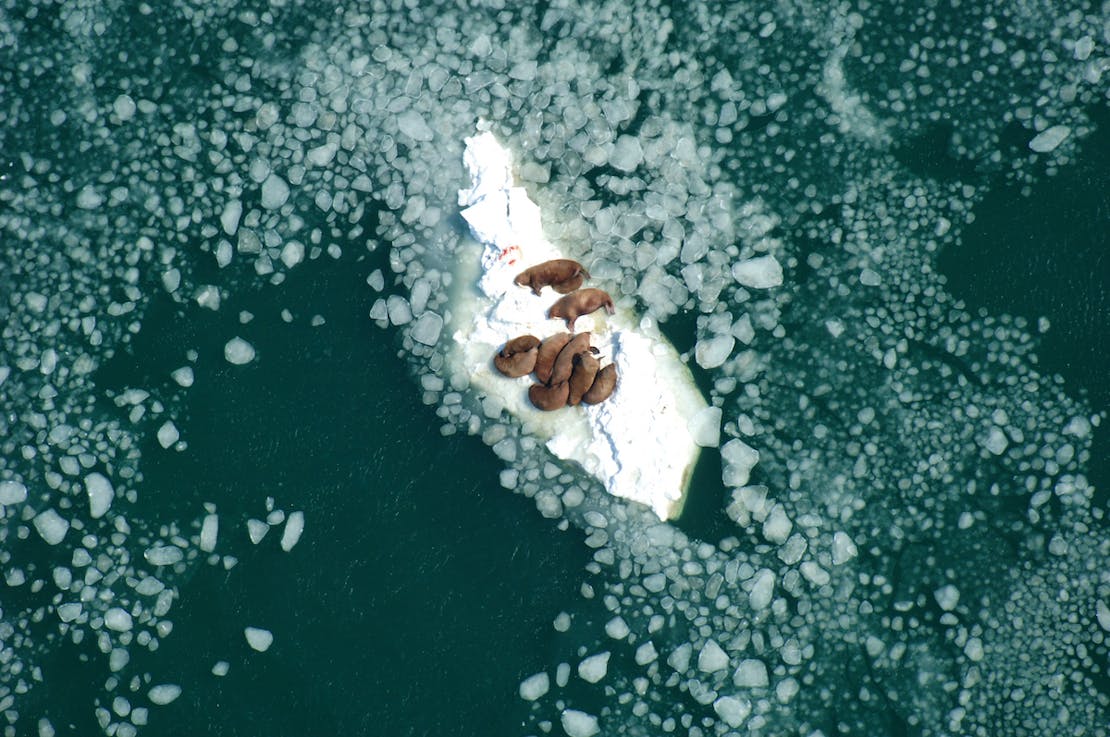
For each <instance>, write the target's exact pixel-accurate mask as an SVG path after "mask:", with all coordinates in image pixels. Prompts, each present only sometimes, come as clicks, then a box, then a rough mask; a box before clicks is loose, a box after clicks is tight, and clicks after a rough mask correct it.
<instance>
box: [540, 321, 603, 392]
mask: <svg viewBox="0 0 1110 737" xmlns="http://www.w3.org/2000/svg"><path fill="white" fill-rule="evenodd" d="M588 350H590V334H589V333H579V334H578V335H576V336H574V337H573V338H571V339H570V341H569V342H568V343H567V344H566V345H565V346H563V350H561V351H559V355H558V356H557V357H556V358H555V364H554V365H553V366H552V367H551V376H550V377H548V379H547V382H546V383H547V384H549V385H551V386H554V385H556V384H562V383H563V382H564V381H566V380H567V379H569V378H570V373H571V371H572V370H573V369H574V357H575V355H577V354H579V353H581V352H582V351H588ZM594 350H597V349H596V348H595V349H594Z"/></svg>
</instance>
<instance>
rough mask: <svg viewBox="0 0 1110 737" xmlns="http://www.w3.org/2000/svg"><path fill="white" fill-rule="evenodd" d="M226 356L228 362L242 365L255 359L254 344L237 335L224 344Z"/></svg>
mask: <svg viewBox="0 0 1110 737" xmlns="http://www.w3.org/2000/svg"><path fill="white" fill-rule="evenodd" d="M224 358H226V359H227V361H228V363H233V364H235V365H236V366H242V365H244V364H247V363H250V362H251V361H253V360H254V346H252V345H251V344H250V343H248V342H247V341H245V340H243V339H242V338H240V337H238V336H236V337H234V338H232V339H231V340H229V341H228V342H227V345H225V346H224Z"/></svg>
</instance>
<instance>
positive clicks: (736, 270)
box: [732, 256, 782, 289]
mask: <svg viewBox="0 0 1110 737" xmlns="http://www.w3.org/2000/svg"><path fill="white" fill-rule="evenodd" d="M732 277H733V278H734V279H736V281H738V282H740V283H741V284H743V285H744V286H746V287H751V288H753V289H768V288H770V287H777V286H779V285H781V284H782V265H781V264H779V262H778V261H777V260H776V259H775V257H774V256H757V257H756V258H750V259H747V260H746V261H741V262H739V263H736V264H733V265H732Z"/></svg>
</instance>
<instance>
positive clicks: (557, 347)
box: [535, 333, 572, 384]
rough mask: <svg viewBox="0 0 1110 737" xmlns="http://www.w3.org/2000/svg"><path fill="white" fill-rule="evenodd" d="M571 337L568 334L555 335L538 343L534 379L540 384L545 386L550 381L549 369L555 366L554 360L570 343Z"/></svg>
mask: <svg viewBox="0 0 1110 737" xmlns="http://www.w3.org/2000/svg"><path fill="white" fill-rule="evenodd" d="M571 337H572V336H571V334H570V333H555V335H552V336H551V337H550V338H547V339H545V340H544V341H543V342H542V343H540V347H539V352H538V353H537V355H536V366H535V372H536V378H537V379H539V380H540V382H541V383H543V384H546V383H547V382H548V380H549V379H551V369H552V368H553V367H554V366H555V359H556V358H557V357H558V355H559V351H561V350H563V346H565V345H566V344H567V343H569V342H570V339H571Z"/></svg>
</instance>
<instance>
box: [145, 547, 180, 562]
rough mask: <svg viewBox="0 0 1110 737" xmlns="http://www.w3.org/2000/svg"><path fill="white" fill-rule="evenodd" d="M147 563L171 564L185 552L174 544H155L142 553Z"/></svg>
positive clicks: (178, 560)
mask: <svg viewBox="0 0 1110 737" xmlns="http://www.w3.org/2000/svg"><path fill="white" fill-rule="evenodd" d="M143 557H144V558H146V561H147V563H150V564H151V565H155V566H172V565H173V564H174V563H179V562H180V561H181V559H182V558H183V557H185V554H184V553H182V552H181V548H179V547H177V546H176V545H155V546H154V547H152V548H150V549H148V550H147V551H146V552H145V553H143Z"/></svg>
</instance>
